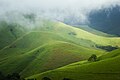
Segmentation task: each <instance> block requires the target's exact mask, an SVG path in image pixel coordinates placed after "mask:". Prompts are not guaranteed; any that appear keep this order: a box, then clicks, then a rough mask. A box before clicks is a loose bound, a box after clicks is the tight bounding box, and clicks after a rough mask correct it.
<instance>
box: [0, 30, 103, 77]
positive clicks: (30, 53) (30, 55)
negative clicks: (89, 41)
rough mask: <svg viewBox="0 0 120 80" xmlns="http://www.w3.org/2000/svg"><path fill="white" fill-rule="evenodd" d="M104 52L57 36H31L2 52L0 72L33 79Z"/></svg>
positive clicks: (0, 54)
mask: <svg viewBox="0 0 120 80" xmlns="http://www.w3.org/2000/svg"><path fill="white" fill-rule="evenodd" d="M102 52H103V51H102V50H95V49H89V48H85V47H81V46H79V45H76V44H73V43H71V41H69V40H68V39H66V38H65V37H62V36H61V35H59V34H57V33H56V34H54V33H52V32H48V31H47V32H43V31H42V32H30V33H27V34H26V35H24V36H23V37H21V38H19V39H18V40H17V41H15V42H14V43H12V44H11V45H9V46H7V47H6V48H5V49H3V50H1V51H0V64H1V65H0V71H4V72H5V73H12V72H19V73H21V74H22V75H23V76H30V75H33V74H36V73H40V72H43V71H47V70H50V69H55V68H58V67H61V66H64V65H67V64H69V63H72V62H76V61H79V60H85V59H87V58H88V57H90V56H91V54H93V53H94V54H96V55H101V54H102ZM57 56H58V57H57ZM16 61H17V62H16ZM50 65H51V66H50ZM8 66H9V68H8ZM38 69H39V70H38Z"/></svg>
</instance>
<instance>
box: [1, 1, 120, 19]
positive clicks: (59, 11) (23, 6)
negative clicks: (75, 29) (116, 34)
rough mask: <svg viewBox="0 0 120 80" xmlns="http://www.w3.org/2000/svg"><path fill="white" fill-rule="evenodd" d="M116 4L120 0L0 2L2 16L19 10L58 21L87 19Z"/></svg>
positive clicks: (119, 2)
mask: <svg viewBox="0 0 120 80" xmlns="http://www.w3.org/2000/svg"><path fill="white" fill-rule="evenodd" d="M116 4H119V5H120V0H0V15H1V14H4V13H5V12H9V11H14V10H18V11H20V12H24V13H26V12H30V11H31V12H35V13H40V12H42V13H44V14H42V16H48V17H51V18H56V17H57V19H63V18H64V17H66V16H69V15H75V16H77V17H78V18H81V19H82V18H83V19H85V14H86V12H89V11H91V10H93V9H99V8H102V7H103V6H104V7H108V6H111V5H116Z"/></svg>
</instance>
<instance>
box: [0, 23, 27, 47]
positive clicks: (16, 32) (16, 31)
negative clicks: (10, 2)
mask: <svg viewBox="0 0 120 80" xmlns="http://www.w3.org/2000/svg"><path fill="white" fill-rule="evenodd" d="M25 31H26V30H25V29H24V28H23V27H22V26H20V25H18V24H14V23H13V24H9V23H6V22H4V21H2V22H0V49H3V48H4V47H5V46H8V45H9V44H11V43H12V42H13V41H15V40H16V39H17V38H19V37H20V36H22V35H23V34H25V33H26V32H25Z"/></svg>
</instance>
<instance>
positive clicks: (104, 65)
mask: <svg viewBox="0 0 120 80" xmlns="http://www.w3.org/2000/svg"><path fill="white" fill-rule="evenodd" d="M119 54H120V52H119ZM119 59H120V56H117V57H113V58H109V59H105V60H102V61H97V62H92V63H87V64H83V63H85V62H79V63H76V64H77V65H76V64H75V63H74V64H72V66H71V65H69V66H65V67H62V68H59V69H56V70H51V71H48V72H44V73H41V74H37V75H34V76H31V77H29V78H36V79H37V80H42V78H43V77H49V78H51V80H63V79H64V78H69V79H70V80H119V79H120V68H119V67H120V60H119Z"/></svg>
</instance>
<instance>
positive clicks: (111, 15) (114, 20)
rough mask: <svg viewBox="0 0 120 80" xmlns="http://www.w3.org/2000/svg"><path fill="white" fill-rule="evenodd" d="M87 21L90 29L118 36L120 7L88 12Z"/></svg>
mask: <svg viewBox="0 0 120 80" xmlns="http://www.w3.org/2000/svg"><path fill="white" fill-rule="evenodd" d="M88 20H89V22H90V23H89V26H91V27H92V28H94V29H97V30H100V31H103V32H105V33H109V34H114V35H118V36H120V6H118V5H116V6H113V7H109V8H104V9H100V10H94V11H92V12H90V14H89V16H88Z"/></svg>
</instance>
